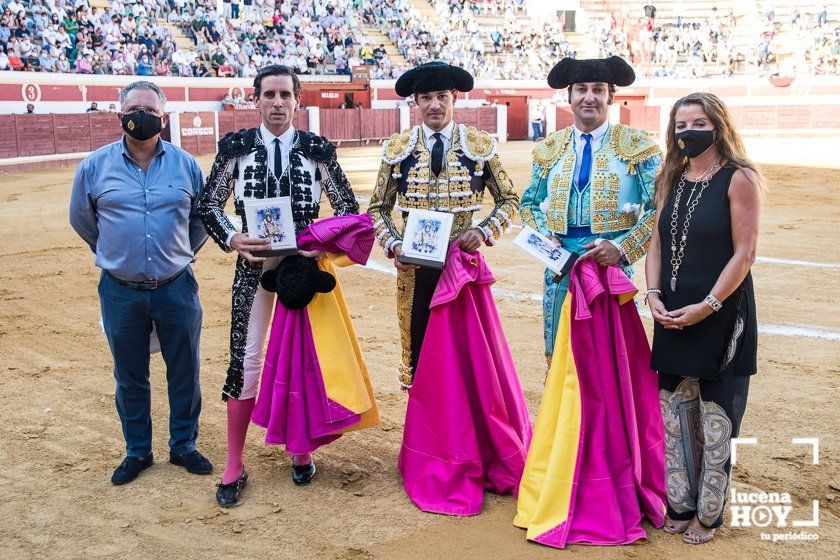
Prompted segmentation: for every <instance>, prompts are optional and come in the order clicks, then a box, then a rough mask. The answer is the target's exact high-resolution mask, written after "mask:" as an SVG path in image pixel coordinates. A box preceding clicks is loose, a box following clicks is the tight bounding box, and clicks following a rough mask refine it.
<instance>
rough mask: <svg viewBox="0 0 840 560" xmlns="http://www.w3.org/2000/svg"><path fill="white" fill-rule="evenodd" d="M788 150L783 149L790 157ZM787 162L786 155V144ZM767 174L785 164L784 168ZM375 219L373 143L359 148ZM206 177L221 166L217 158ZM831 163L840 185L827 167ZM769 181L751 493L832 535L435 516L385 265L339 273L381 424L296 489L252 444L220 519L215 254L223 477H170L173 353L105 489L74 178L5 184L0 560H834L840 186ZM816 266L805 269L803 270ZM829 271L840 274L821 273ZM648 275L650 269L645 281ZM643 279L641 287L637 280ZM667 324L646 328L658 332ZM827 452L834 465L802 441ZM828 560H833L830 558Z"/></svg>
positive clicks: (363, 189) (522, 301)
mask: <svg viewBox="0 0 840 560" xmlns="http://www.w3.org/2000/svg"><path fill="white" fill-rule="evenodd" d="M777 147H778V146H777ZM530 149H531V144H530V143H527V142H519V143H510V144H507V145H506V146H505V147H504V148H503V149H502V151H501V154H502V158H503V161H504V162H505V163H506V165H507V167H508V169H509V171H510V172H511V174H512V176H513V177H514V180H515V183H516V185H517V187H518V188H519V190H520V192H521V191H522V189H524V187H525V185H526V184H527V179H528V173H529V169H530V160H529V153H530ZM782 149H784V148H782ZM768 159H769V158H768ZM341 161H342V164H343V165H344V166H345V169H346V170H347V171H348V175H349V177H350V179H351V182H352V183H353V185H354V187H355V188H356V191H357V193H358V195H359V198H360V200H361V201H362V206H363V207H365V206H366V204H367V200H368V197H369V195H370V188H371V186H372V184H373V180H374V174H375V171H376V168H377V148H352V149H342V150H341ZM201 163H202V166H203V167H204V168H205V170H206V169H208V168H209V164H210V158H209V157H203V158H201ZM831 167H833V168H834V169H831ZM765 170H766V172H767V175H768V177H769V179H770V184H771V190H770V192H769V195H768V198H767V203H766V208H765V212H764V216H763V220H762V237H761V242H760V250H759V254H760V256H761V257H762V259H761V260H760V261H759V262H758V263H757V264H756V266H755V268H754V275H755V281H756V293H757V298H758V308H759V314H760V315H759V319H760V323H761V325H762V329H763V330H762V333H761V334H760V350H759V368H760V372H759V375H758V376H757V377H755V378H754V380H753V385H752V387H751V390H750V402H749V406H748V409H747V414H746V418H745V420H744V425H743V428H742V434H741V435H742V437H755V438H758V445H756V446H751V447H742V448H740V450H739V453H738V464H737V465H736V467H735V470H734V479H735V487H736V488H738V489H744V490H765V491H768V492H788V493H790V495H791V496H792V499H793V501H794V510H793V513H792V514H791V518H794V517H795V518H797V519H803V518H810V515H811V507H812V505H811V504H812V500H819V501H820V518H819V526H818V527H816V528H808V529H806V530H807V531H809V532H812V533H818V534H819V536H820V540H819V541H817V542H815V543H814V542H808V543H793V542H788V543H777V544H773V543H768V542H764V541H762V540H761V538H760V533H761V532H768V533H786V532H799V531H801V530H803V529H802V528H793V527H786V528H779V529H776V528H772V529H771V528H767V529H760V528H757V527H752V528H734V527H728V526H725V527H724V528H722V529H721V530H720V531H719V533H718V538H717V539H716V541H715V542H714V543H713V544H711V545H707V546H704V547H701V548H692V547H690V546H689V545H685V544H683V543H682V542H681V541H680V540H679V539H678V538H676V537H672V536H669V535H666V534H664V533H661V532H659V531H656V530H650V531H649V535H650V540H649V541H648V542H646V543H642V544H637V545H634V546H629V547H620V548H611V549H592V548H585V547H572V548H571V549H570V550H568V551H565V552H562V551H557V550H554V549H549V548H545V547H541V546H538V545H534V544H529V543H526V541H525V538H524V532H523V531H521V530H519V529H516V528H515V527H513V526H512V525H511V520H512V518H513V515H514V510H515V502H514V500H513V499H512V498H510V497H497V496H494V495H491V494H487V495H486V497H485V503H484V510H483V512H482V514H481V515H480V516H478V517H473V518H469V519H456V518H447V517H442V516H437V515H430V514H424V513H421V512H420V511H418V510H417V509H416V508H415V507H414V506H413V505H412V504H411V503H410V502H409V500H408V498H407V497H406V496H405V494H404V492H403V489H402V486H401V482H400V477H399V473H398V472H397V469H396V460H397V454H398V450H399V444H400V437H401V429H402V422H403V417H404V413H405V397H404V395H403V394H401V393H400V392H399V390H398V388H397V384H396V378H395V375H394V366H395V364H396V362H397V358H398V355H399V351H398V333H397V329H396V319H395V302H394V297H395V295H394V294H395V286H394V278H393V276H392V275H391V274H390V271H391V269H390V268H389V267H390V264H389V263H388V262H387V261H385V260H384V259H383V258H382V254H381V252H380V251H378V250H377V251H376V252H375V253H374V258H373V259H372V263H371V265H370V266H369V267H367V268H361V267H355V268H353V269H345V270H342V271H341V275H340V280H341V282H342V284H343V286H344V290H345V293H346V294H347V299H348V303H349V306H350V309H351V312H352V314H353V318H354V320H355V324H356V329H357V331H358V333H359V336H360V339H361V344H362V348H363V350H364V352H365V358H366V360H367V362H368V366H369V368H370V371H371V375H372V379H373V383H374V387H375V389H376V392H377V399H378V402H379V406H380V408H381V411H382V415H383V422H382V425H381V426H380V427H378V428H375V429H372V430H367V431H364V432H361V433H354V434H351V435H348V436H346V437H344V438H342V439H341V440H339V441H338V442H336V443H335V444H333V445H331V446H329V447H327V448H325V449H323V450H322V451H320V452H319V453H318V454H317V455H316V461H317V462H318V469H319V473H318V476H317V478H316V479H315V482H314V483H313V484H312V485H310V486H309V487H307V488H296V487H294V486H293V484H292V482H291V480H290V476H289V466H288V461H287V459H286V457H285V455H284V454H283V453H282V452H281V451H280V450H278V449H274V448H268V447H265V446H264V445H263V444H262V441H261V436H262V433H261V430H260V429H258V428H253V429H252V430H251V433H250V435H249V442H248V447H247V450H246V457H245V460H246V464H247V466H248V470H249V472H250V475H251V482H250V484H249V487H248V489H247V490H246V494H245V502H244V503H243V504H242V505H241V506H240V507H238V508H235V509H233V510H230V511H223V510H221V509H220V508H219V507H217V506H216V503H215V499H214V492H215V483H216V482H218V477H219V473H220V472H221V469H222V467H223V462H224V453H225V413H224V405H223V403H222V401H221V400H220V399H219V392H220V388H221V385H222V381H223V378H224V372H225V368H226V362H227V352H228V349H227V348H228V346H227V337H228V314H229V306H230V301H229V300H230V295H229V294H230V281H231V277H232V274H233V257H232V256H231V255H227V254H224V253H222V252H221V251H220V250H219V249H218V247H216V246H215V245H214V244H212V242H211V243H208V244H207V245H206V246H205V248H204V249H203V250H202V251H201V253H200V254H199V257H198V262H197V263H196V265H195V271H196V276H197V278H198V281H199V284H200V287H201V300H202V303H203V306H204V312H205V315H204V332H203V339H202V368H203V369H202V386H203V392H204V410H203V414H202V422H201V435H200V438H199V441H198V445H199V448H200V449H201V450H202V451H203V452H204V453H205V454H207V455H208V456H209V457H210V458H211V459H212V460H213V461H214V463H215V464H216V466H217V472H216V473H214V475H212V476H208V477H197V476H192V475H188V474H186V473H185V472H184V470H183V469H180V468H176V467H174V466H171V465H169V464H168V462H167V447H166V441H167V438H168V434H167V430H166V427H167V415H168V408H167V404H166V389H165V382H164V381H165V380H164V371H163V367H162V362H161V360H160V356H159V355H156V356H155V357H154V358H153V360H152V377H153V380H152V383H153V418H154V435H155V442H154V450H155V453H156V455H157V463H156V464H155V466H154V467H153V468H151V469H149V470H148V471H147V472H145V473H144V474H143V475H142V476H141V477H140V478H139V479H138V480H137V481H135V482H134V483H132V484H130V485H127V486H123V487H115V486H112V485H111V484H110V482H109V478H110V475H111V472H112V469H113V468H114V467H115V466H116V465H117V464H118V463H119V461H120V459H121V456H122V452H123V446H122V437H121V433H120V430H119V424H118V421H117V415H116V412H115V410H114V404H113V391H114V387H113V385H114V382H113V376H112V372H111V367H112V366H111V357H110V354H109V351H108V348H107V345H106V343H105V339H104V337H103V335H102V332H101V330H100V328H99V324H98V323H99V301H98V297H97V293H96V284H97V280H98V270H97V269H95V268H94V266H93V264H92V256H91V254H90V251H89V250H88V249H87V248H86V247H84V246H83V244H82V242H81V241H80V240H79V239H78V238H77V237H76V235H75V234H74V232H73V231H72V230H71V228H70V226H69V225H68V222H67V201H68V197H69V187H70V184H71V181H72V177H73V172H72V170H57V171H48V172H39V173H28V174H17V175H5V176H0V225H2V240H3V243H2V248H0V278H1V279H2V280H0V356H2V362H0V398H2V400H0V407H1V408H2V418H3V421H2V423H0V503H2V505H1V506H0V510H2V512H3V516H2V517H3V522H2V523H1V524H0V551H2V552H0V556H2V557H3V558H9V559H12V558H95V557H117V556H119V557H121V558H140V557H148V558H161V559H164V558H179V559H184V558H323V559H345V560H350V559H409V558H410V559H419V558H460V559H465V560H466V559H485V558H488V559H489V558H493V559H508V558H511V559H513V558H516V559H531V558H534V559H536V558H562V557H579V558H593V559H594V558H624V557H628V558H655V559H660V558H662V559H664V558H669V559H670V558H715V559H716V560H723V559H729V558H733V559H734V558H759V557H760V558H779V559H782V558H785V559H787V558H801V557H808V558H811V559H814V560H822V559H828V558H835V557H836V553H837V550H838V548H839V547H840V545H838V541H840V520H838V516H840V446H838V433H840V431H838V402H839V401H838V395H840V313H838V307H840V306H838V303H839V302H840V298H838V295H837V290H838V287H840V251H838V246H840V235H838V229H837V228H838V223H840V171H838V170H837V165H836V162H833V161H832V162H830V163H828V162H827V163H826V165H825V166H824V167H823V166H821V167H782V166H778V165H777V166H773V165H769V166H766V167H765ZM511 239H512V236H511V235H508V236H507V237H506V238H505V239H504V241H503V242H502V243H501V244H500V246H498V247H495V248H493V249H488V250H486V251H485V254H486V255H487V256H488V258H489V262H490V264H491V266H492V267H493V270H494V272H495V273H496V275H497V277H498V283H497V285H496V287H497V291H496V296H497V298H496V301H497V305H498V308H499V312H500V314H501V315H502V321H503V324H504V327H505V330H506V333H507V336H508V340H509V343H510V346H511V349H512V350H513V353H514V357H515V360H516V364H517V367H518V371H519V375H520V377H521V379H522V384H523V387H524V389H525V392H526V396H527V398H528V404H529V407H530V409H531V412H532V416H533V415H534V414H536V411H537V407H538V405H539V401H540V395H541V391H542V385H543V378H544V361H543V359H542V357H541V354H542V336H541V331H540V329H541V322H540V313H541V311H540V307H539V305H538V304H537V303H536V302H535V301H533V300H531V298H530V296H531V294H538V293H539V290H540V276H541V273H540V271H539V269H538V268H537V267H536V266H535V264H534V262H532V261H531V260H529V258H528V257H526V256H525V255H523V254H521V253H520V252H519V251H517V250H516V249H514V248H513V247H512V245H511ZM791 261H804V262H791ZM820 264H823V265H827V266H818V265H820ZM637 270H641V267H640V266H637ZM637 282H639V283H640V285H641V286H644V284H643V283H642V282H643V279H642V278H641V275H640V276H638V277H637ZM645 323H646V325H647V326H648V327H650V321H649V320H647V319H645ZM798 437H817V438H820V463H819V465H812V464H811V452H810V448H809V447H808V446H793V445H791V438H798ZM831 550H834V551H835V552H834V553H832V552H831Z"/></svg>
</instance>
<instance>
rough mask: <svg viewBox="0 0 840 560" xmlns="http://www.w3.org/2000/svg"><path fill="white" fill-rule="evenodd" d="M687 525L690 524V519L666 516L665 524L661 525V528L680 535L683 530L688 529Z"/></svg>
mask: <svg viewBox="0 0 840 560" xmlns="http://www.w3.org/2000/svg"><path fill="white" fill-rule="evenodd" d="M689 525H691V519H685V520H680V519H671V518H670V517H666V518H665V525H664V526H663V527H662V530H663V531H665V532H666V533H668V534H671V535H680V534H682V533H685V530H686V529H688V526H689Z"/></svg>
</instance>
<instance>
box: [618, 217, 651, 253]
mask: <svg viewBox="0 0 840 560" xmlns="http://www.w3.org/2000/svg"><path fill="white" fill-rule="evenodd" d="M655 219H656V215H655V214H654V213H653V212H650V213H649V214H648V215H647V216H645V218H644V219H643V220H642V221H640V222H638V224H634V225H635V226H636V228H635V229H633V230H632V231H630V233H629V234H628V235H627V237H625V238H624V240H623V241H622V242H621V243H620V245H621V249H622V250H623V251H624V254H625V255H626V256H627V260H629V261H630V262H635V261H637V260H639V259H640V258H642V257H643V256H644V255H645V253H647V247H648V243H649V242H650V236H651V234H652V233H653V224H654V221H655ZM631 227H633V226H631ZM616 229H618V228H616Z"/></svg>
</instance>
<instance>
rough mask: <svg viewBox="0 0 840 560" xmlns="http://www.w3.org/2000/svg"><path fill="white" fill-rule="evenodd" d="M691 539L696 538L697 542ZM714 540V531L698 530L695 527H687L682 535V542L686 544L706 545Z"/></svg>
mask: <svg viewBox="0 0 840 560" xmlns="http://www.w3.org/2000/svg"><path fill="white" fill-rule="evenodd" d="M691 537H696V539H697V540H692V539H691ZM713 538H715V530H714V529H706V530H702V529H698V528H697V527H689V528H688V529H686V530H685V534H684V535H683V542H685V543H687V544H706V543H707V542H709V541H711V540H712V539H713Z"/></svg>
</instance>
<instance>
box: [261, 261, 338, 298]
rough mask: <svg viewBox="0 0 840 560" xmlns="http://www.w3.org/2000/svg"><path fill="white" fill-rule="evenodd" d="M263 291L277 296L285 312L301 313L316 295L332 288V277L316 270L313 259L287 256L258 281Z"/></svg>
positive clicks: (333, 284) (316, 263) (318, 269)
mask: <svg viewBox="0 0 840 560" xmlns="http://www.w3.org/2000/svg"><path fill="white" fill-rule="evenodd" d="M260 285H262V287H263V289H264V290H267V291H269V292H276V293H277V299H279V300H280V303H282V304H283V306H284V307H285V308H286V309H303V308H304V307H306V306H307V305H309V303H310V302H311V301H312V299H313V298H314V297H315V294H316V293H318V292H320V293H324V294H325V293H327V292H331V291H333V289H334V288H335V277H334V276H333V275H332V274H330V273H329V272H324V271H323V270H321V269H320V268H318V262H317V261H316V260H315V259H313V258H312V257H304V256H302V255H290V256H288V257H286V258H284V259H283V260H281V261H280V264H279V265H278V266H277V269H276V270H267V271H266V272H264V273H263V275H262V277H261V278H260Z"/></svg>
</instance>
